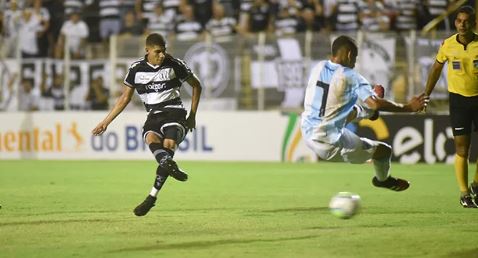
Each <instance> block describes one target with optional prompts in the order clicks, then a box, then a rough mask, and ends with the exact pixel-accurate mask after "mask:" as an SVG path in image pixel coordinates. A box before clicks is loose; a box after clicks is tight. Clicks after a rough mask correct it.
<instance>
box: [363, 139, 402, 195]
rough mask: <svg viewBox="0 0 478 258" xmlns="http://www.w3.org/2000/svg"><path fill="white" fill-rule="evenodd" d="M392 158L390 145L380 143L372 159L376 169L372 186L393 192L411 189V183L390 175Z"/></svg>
mask: <svg viewBox="0 0 478 258" xmlns="http://www.w3.org/2000/svg"><path fill="white" fill-rule="evenodd" d="M391 157H392V148H391V147H390V145H388V144H386V143H382V142H379V145H378V146H377V148H376V150H375V152H374V154H373V159H372V161H373V166H374V168H375V176H374V177H373V178H372V184H373V185H374V186H375V187H380V188H386V189H390V190H392V191H397V192H400V191H404V190H406V189H408V188H409V187H410V182H408V181H407V180H404V179H401V178H395V177H392V176H391V175H390V162H391Z"/></svg>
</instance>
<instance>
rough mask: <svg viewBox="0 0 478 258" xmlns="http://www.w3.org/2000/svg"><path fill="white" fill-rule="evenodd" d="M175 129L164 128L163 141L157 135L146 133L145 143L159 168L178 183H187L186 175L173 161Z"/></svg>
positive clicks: (172, 127)
mask: <svg viewBox="0 0 478 258" xmlns="http://www.w3.org/2000/svg"><path fill="white" fill-rule="evenodd" d="M176 129H177V128H176V127H175V126H171V127H167V128H165V129H164V130H162V131H163V134H164V139H160V138H159V136H158V135H157V133H155V132H147V133H146V134H145V141H146V143H147V144H148V145H149V148H150V150H151V152H152V153H153V155H154V156H155V158H156V161H157V162H158V164H159V166H160V167H161V168H163V169H164V170H165V171H167V172H168V174H169V175H170V176H172V177H173V178H174V179H176V180H178V181H187V180H188V175H187V174H186V173H185V172H184V171H182V170H180V169H179V168H178V165H177V164H176V162H175V161H174V160H173V157H174V151H175V149H176V146H177V144H176V139H177V134H178V133H177V132H176Z"/></svg>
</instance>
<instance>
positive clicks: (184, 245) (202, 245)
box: [111, 235, 319, 253]
mask: <svg viewBox="0 0 478 258" xmlns="http://www.w3.org/2000/svg"><path fill="white" fill-rule="evenodd" d="M317 237H319V236H317V235H310V236H299V237H282V238H269V239H261V238H255V239H222V240H216V241H212V240H211V241H192V242H183V243H172V244H162V243H158V244H156V245H151V246H138V247H131V248H122V249H118V250H113V251H111V252H112V253H119V252H135V251H138V252H139V251H154V250H172V249H180V250H184V249H191V248H209V247H214V246H221V245H231V244H250V243H257V242H267V243H273V242H283V241H294V240H303V239H311V238H317Z"/></svg>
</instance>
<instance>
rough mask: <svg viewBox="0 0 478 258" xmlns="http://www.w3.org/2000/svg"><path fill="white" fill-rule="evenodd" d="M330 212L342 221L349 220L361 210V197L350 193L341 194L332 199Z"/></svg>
mask: <svg viewBox="0 0 478 258" xmlns="http://www.w3.org/2000/svg"><path fill="white" fill-rule="evenodd" d="M329 209H330V212H331V213H332V214H333V215H335V216H336V217H339V218H341V219H349V218H351V217H353V216H354V215H355V214H357V213H358V211H359V209H360V196H359V195H358V194H354V193H349V192H340V193H338V194H336V195H334V196H333V197H332V199H330V203H329Z"/></svg>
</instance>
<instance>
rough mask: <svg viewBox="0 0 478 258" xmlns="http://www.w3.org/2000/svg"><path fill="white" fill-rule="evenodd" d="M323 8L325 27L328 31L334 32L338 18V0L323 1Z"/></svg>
mask: <svg viewBox="0 0 478 258" xmlns="http://www.w3.org/2000/svg"><path fill="white" fill-rule="evenodd" d="M321 7H322V14H321V16H323V17H324V21H323V23H324V27H325V29H326V30H327V31H332V30H333V29H334V28H335V21H336V18H337V17H336V14H337V0H322V1H321ZM316 12H317V10H316ZM316 15H317V14H316Z"/></svg>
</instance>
